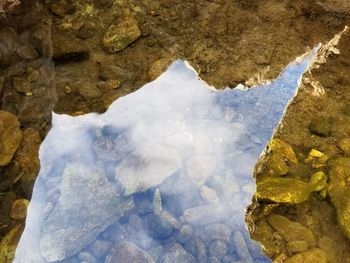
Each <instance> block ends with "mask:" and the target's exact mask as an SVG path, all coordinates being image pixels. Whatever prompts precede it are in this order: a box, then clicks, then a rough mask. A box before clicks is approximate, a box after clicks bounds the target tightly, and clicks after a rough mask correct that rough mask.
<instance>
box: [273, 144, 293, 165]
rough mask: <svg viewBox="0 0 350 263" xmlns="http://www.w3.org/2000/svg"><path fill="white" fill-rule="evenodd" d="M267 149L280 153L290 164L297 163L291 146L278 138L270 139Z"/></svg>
mask: <svg viewBox="0 0 350 263" xmlns="http://www.w3.org/2000/svg"><path fill="white" fill-rule="evenodd" d="M268 149H269V151H272V152H277V153H279V154H281V155H282V156H283V157H284V158H285V159H286V161H287V162H288V163H289V164H291V165H296V164H298V159H297V156H296V155H295V152H294V150H293V148H292V147H291V146H290V145H289V144H288V143H286V142H284V141H282V140H280V139H272V140H271V141H270V142H269V144H268Z"/></svg>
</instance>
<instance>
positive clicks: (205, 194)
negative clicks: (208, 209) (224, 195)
mask: <svg viewBox="0 0 350 263" xmlns="http://www.w3.org/2000/svg"><path fill="white" fill-rule="evenodd" d="M200 195H201V197H202V198H203V200H204V201H206V202H207V203H208V204H217V203H218V202H219V197H218V195H217V194H216V192H215V190H213V189H211V188H210V187H208V186H206V185H203V186H202V187H201V188H200Z"/></svg>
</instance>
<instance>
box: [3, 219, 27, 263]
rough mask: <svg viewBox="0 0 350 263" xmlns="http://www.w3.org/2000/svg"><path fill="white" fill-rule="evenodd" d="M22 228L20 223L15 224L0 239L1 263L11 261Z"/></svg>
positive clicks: (9, 262)
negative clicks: (0, 239)
mask: <svg viewBox="0 0 350 263" xmlns="http://www.w3.org/2000/svg"><path fill="white" fill-rule="evenodd" d="M23 229H24V227H23V226H22V225H17V226H15V227H14V228H13V229H12V230H11V231H10V232H9V233H8V234H7V235H6V236H5V237H4V238H3V239H2V241H1V243H0V260H1V262H2V263H11V262H12V261H13V259H14V257H15V251H16V248H17V244H18V242H19V239H20V237H21V235H22V232H23Z"/></svg>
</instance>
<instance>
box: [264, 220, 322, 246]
mask: <svg viewBox="0 0 350 263" xmlns="http://www.w3.org/2000/svg"><path fill="white" fill-rule="evenodd" d="M267 221H268V222H269V224H270V225H271V226H272V227H273V228H274V229H275V230H276V231H277V232H278V233H279V234H280V235H281V236H282V237H283V239H285V240H286V241H288V242H292V241H304V242H306V243H307V244H308V245H309V247H314V246H315V245H316V239H315V236H314V234H313V233H312V231H311V230H310V229H309V228H307V227H306V226H304V225H302V224H300V223H299V222H294V221H291V220H289V219H288V218H286V217H284V216H281V215H277V214H271V215H270V216H269V217H268V218H267Z"/></svg>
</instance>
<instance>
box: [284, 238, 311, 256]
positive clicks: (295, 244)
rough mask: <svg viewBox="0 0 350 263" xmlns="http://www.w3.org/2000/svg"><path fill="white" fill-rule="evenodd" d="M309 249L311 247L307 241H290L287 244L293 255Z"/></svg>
mask: <svg viewBox="0 0 350 263" xmlns="http://www.w3.org/2000/svg"><path fill="white" fill-rule="evenodd" d="M309 248H310V245H309V244H308V243H307V242H306V241H302V240H297V241H290V242H288V243H287V249H288V251H290V252H291V253H300V252H304V251H306V250H308V249H309Z"/></svg>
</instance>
